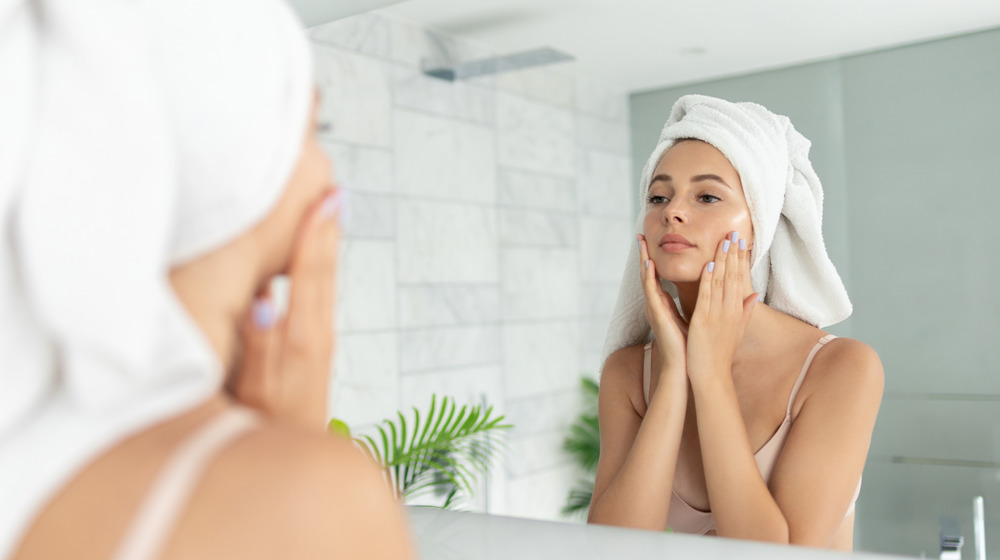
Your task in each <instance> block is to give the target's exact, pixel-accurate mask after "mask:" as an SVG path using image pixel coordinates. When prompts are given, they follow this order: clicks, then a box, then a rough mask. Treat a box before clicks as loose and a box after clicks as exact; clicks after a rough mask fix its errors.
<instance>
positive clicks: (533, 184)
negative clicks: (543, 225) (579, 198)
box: [497, 168, 577, 212]
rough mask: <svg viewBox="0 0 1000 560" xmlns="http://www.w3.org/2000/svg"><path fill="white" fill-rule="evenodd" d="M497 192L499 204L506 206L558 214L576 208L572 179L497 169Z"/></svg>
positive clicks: (574, 186)
mask: <svg viewBox="0 0 1000 560" xmlns="http://www.w3.org/2000/svg"><path fill="white" fill-rule="evenodd" d="M497 191H498V198H499V202H500V204H503V205H506V206H517V207H523V208H532V209H536V210H556V211H560V212H576V208H577V204H576V192H577V188H576V182H575V178H570V177H557V176H554V175H546V174H539V173H531V172H527V171H519V170H516V169H504V168H501V169H500V172H499V175H498V177H497Z"/></svg>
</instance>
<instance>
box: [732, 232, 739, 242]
mask: <svg viewBox="0 0 1000 560" xmlns="http://www.w3.org/2000/svg"><path fill="white" fill-rule="evenodd" d="M731 237H732V239H733V243H736V242H737V241H739V240H740V232H738V231H734V232H733V235H732V236H731Z"/></svg>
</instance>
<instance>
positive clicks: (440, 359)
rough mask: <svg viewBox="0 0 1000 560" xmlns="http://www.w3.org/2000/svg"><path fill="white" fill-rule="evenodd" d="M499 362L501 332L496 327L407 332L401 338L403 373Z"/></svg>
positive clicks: (441, 328) (403, 332) (480, 326)
mask: <svg viewBox="0 0 1000 560" xmlns="http://www.w3.org/2000/svg"><path fill="white" fill-rule="evenodd" d="M499 361H500V330H499V328H498V327H497V326H496V325H472V326H465V327H437V328H433V329H419V330H405V331H402V332H401V333H400V335H399V363H400V368H401V370H402V371H404V372H428V370H435V369H447V368H456V367H468V366H486V365H491V364H496V363H498V362H499Z"/></svg>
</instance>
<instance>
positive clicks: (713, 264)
mask: <svg viewBox="0 0 1000 560" xmlns="http://www.w3.org/2000/svg"><path fill="white" fill-rule="evenodd" d="M713 270H715V261H712V262H710V263H708V271H709V272H712V271H713Z"/></svg>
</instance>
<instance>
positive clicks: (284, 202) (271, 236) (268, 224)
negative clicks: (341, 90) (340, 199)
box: [258, 95, 334, 280]
mask: <svg viewBox="0 0 1000 560" xmlns="http://www.w3.org/2000/svg"><path fill="white" fill-rule="evenodd" d="M318 108H319V96H318V95H317V96H316V100H315V102H314V103H313V109H312V112H311V114H310V116H309V124H308V126H307V127H306V133H305V137H304V138H303V139H302V149H301V151H300V152H299V159H298V161H297V162H296V164H295V169H294V171H293V172H292V175H291V177H290V178H289V180H288V184H287V185H285V190H284V193H283V194H282V195H281V199H280V200H279V201H278V204H277V205H276V206H275V207H274V209H273V210H272V211H271V214H269V215H268V216H267V218H265V219H264V221H263V222H261V224H260V225H259V226H258V229H259V230H261V235H260V236H259V238H260V239H261V240H262V244H263V245H264V246H263V247H262V249H263V252H264V254H263V267H262V268H263V270H262V273H263V278H262V280H265V279H267V278H270V277H271V276H274V275H275V274H281V273H284V272H285V271H286V270H287V268H288V263H289V259H290V258H291V255H292V251H293V249H294V244H295V239H296V233H297V231H298V229H299V224H300V223H302V221H303V220H304V219H305V216H306V214H307V212H308V211H309V209H310V208H312V207H313V205H314V204H315V203H317V202H318V201H319V200H320V199H321V198H322V197H323V196H324V195H325V194H326V193H327V192H328V191H329V190H330V189H332V188H334V183H333V167H332V165H331V163H330V160H329V158H328V157H327V156H326V153H325V152H324V151H323V148H322V146H321V145H320V143H319V137H318V135H317V132H318V128H319V125H318V122H317V113H318V111H317V110H318Z"/></svg>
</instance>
